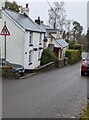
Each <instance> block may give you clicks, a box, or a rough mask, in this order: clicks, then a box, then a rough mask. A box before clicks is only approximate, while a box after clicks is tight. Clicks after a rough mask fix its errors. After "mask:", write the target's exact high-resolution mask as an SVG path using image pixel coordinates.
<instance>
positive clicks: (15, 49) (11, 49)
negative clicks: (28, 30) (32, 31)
mask: <svg viewBox="0 0 89 120" xmlns="http://www.w3.org/2000/svg"><path fill="white" fill-rule="evenodd" d="M4 21H6V25H7V28H8V30H9V31H10V36H7V37H6V51H7V52H6V58H7V60H8V61H9V62H12V63H17V64H21V65H24V32H23V31H22V30H21V29H20V28H19V27H17V26H16V25H15V24H14V23H13V22H12V21H11V20H10V19H9V18H8V17H7V16H5V15H4V16H3V26H4ZM2 46H3V48H2V49H3V52H2V54H3V56H2V57H4V37H3V44H2Z"/></svg>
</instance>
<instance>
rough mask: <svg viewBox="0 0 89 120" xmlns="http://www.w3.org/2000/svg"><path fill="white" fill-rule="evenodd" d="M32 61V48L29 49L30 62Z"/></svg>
mask: <svg viewBox="0 0 89 120" xmlns="http://www.w3.org/2000/svg"><path fill="white" fill-rule="evenodd" d="M31 62H32V50H30V51H29V64H30V63H31Z"/></svg>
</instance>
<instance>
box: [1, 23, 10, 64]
mask: <svg viewBox="0 0 89 120" xmlns="http://www.w3.org/2000/svg"><path fill="white" fill-rule="evenodd" d="M0 35H3V36H5V37H4V38H5V39H4V40H5V41H4V47H5V64H6V36H10V32H9V30H8V29H7V27H6V21H5V22H4V27H3V29H2V31H1V33H0Z"/></svg>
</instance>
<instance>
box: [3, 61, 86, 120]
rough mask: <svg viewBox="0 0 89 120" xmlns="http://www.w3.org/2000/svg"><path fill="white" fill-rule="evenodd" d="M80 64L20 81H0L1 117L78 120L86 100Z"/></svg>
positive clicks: (84, 78) (84, 83) (84, 79)
mask: <svg viewBox="0 0 89 120" xmlns="http://www.w3.org/2000/svg"><path fill="white" fill-rule="evenodd" d="M80 65H81V62H79V63H77V64H75V65H72V66H68V67H65V68H62V69H56V70H53V71H48V72H45V73H40V74H38V75H34V76H32V77H29V78H27V79H21V80H3V81H2V94H3V95H2V101H3V102H2V113H3V118H61V117H64V118H71V117H77V116H78V114H79V113H80V111H81V109H82V107H83V106H84V104H85V103H86V100H87V80H88V78H87V77H81V76H80Z"/></svg>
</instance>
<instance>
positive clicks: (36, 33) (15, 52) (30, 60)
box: [0, 9, 45, 70]
mask: <svg viewBox="0 0 89 120" xmlns="http://www.w3.org/2000/svg"><path fill="white" fill-rule="evenodd" d="M4 21H6V25H7V28H8V29H9V31H10V36H8V37H7V38H6V39H7V40H6V43H7V44H6V59H7V61H9V62H11V63H16V64H20V65H23V66H24V67H25V69H29V70H30V69H35V68H37V67H38V66H40V58H41V55H42V51H43V41H44V34H45V31H44V30H43V29H42V28H41V27H40V26H39V25H37V24H36V23H35V22H33V21H32V20H31V19H30V18H29V16H28V15H27V14H21V13H17V12H14V11H10V10H7V9H3V10H2V23H3V26H4ZM0 31H1V28H0ZM1 37H2V36H0V38H1ZM1 44H2V48H1V49H2V57H4V55H5V54H4V37H2V43H1Z"/></svg>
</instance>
